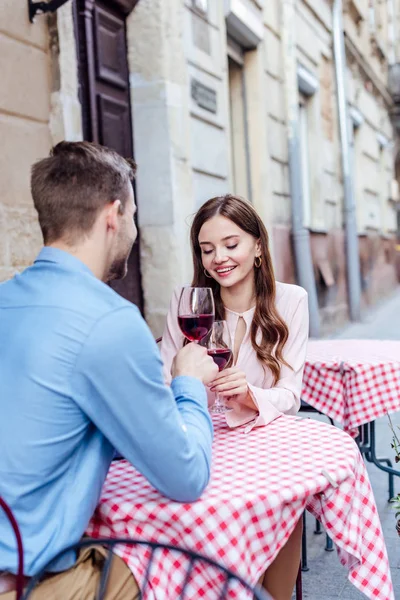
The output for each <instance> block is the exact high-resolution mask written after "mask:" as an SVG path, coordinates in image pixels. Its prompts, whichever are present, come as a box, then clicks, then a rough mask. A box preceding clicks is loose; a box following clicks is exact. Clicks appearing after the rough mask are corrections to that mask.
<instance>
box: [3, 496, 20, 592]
mask: <svg viewBox="0 0 400 600" xmlns="http://www.w3.org/2000/svg"><path fill="white" fill-rule="evenodd" d="M0 507H1V508H2V509H3V511H4V512H5V514H6V516H7V518H8V520H9V521H10V524H11V527H12V529H13V531H14V535H15V539H16V542H17V551H18V571H17V583H16V595H15V598H16V600H20V598H21V597H22V593H23V591H24V547H23V544H22V536H21V532H20V530H19V527H18V523H17V521H16V519H15V517H14V514H13V512H12V510H11V508H10V507H9V506H8V504H7V502H6V501H5V500H4V498H2V497H1V496H0Z"/></svg>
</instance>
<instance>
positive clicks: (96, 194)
mask: <svg viewBox="0 0 400 600" xmlns="http://www.w3.org/2000/svg"><path fill="white" fill-rule="evenodd" d="M135 173H136V164H135V162H134V161H133V160H132V159H125V158H123V157H122V156H120V155H119V154H118V153H117V152H115V151H114V150H111V149H109V148H106V147H105V146H100V145H99V144H94V143H90V142H65V141H64V142H60V143H59V144H57V145H56V146H54V148H53V149H52V150H51V152H50V156H49V157H48V158H44V159H42V160H39V161H38V162H36V163H35V164H34V165H33V167H32V173H31V193H32V198H33V203H34V205H35V208H36V210H37V212H38V216H39V224H40V227H41V230H42V234H43V239H44V243H45V244H51V243H53V242H55V241H57V240H60V239H63V240H64V241H66V242H68V243H75V242H76V241H77V240H78V239H79V238H80V237H82V236H84V235H85V234H87V233H89V232H90V230H91V229H92V227H93V225H94V223H95V220H96V218H97V215H98V214H99V212H100V211H101V209H102V208H103V207H104V206H106V205H107V204H108V203H109V202H113V201H114V200H120V201H121V205H122V209H124V207H125V203H126V201H127V199H128V194H129V185H130V184H131V182H132V181H133V179H134V176H135Z"/></svg>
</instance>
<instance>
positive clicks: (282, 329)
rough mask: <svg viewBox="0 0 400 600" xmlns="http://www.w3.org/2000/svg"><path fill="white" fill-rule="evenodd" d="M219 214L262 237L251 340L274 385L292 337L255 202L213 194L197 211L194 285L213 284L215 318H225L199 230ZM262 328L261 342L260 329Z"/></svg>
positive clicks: (192, 235) (193, 230) (193, 241)
mask: <svg viewBox="0 0 400 600" xmlns="http://www.w3.org/2000/svg"><path fill="white" fill-rule="evenodd" d="M216 215H222V216H223V217H226V218H227V219H229V220H230V221H232V222H233V223H235V224H236V225H237V226H238V227H240V229H242V230H243V231H246V232H247V233H249V234H250V235H252V236H253V237H254V238H255V239H256V240H259V241H260V248H261V259H262V261H261V266H260V267H259V268H256V267H254V281H255V289H256V309H255V313H254V317H253V321H252V324H251V331H250V334H251V343H252V345H253V348H254V350H255V352H256V354H257V358H258V360H259V361H260V362H261V363H262V364H263V365H264V366H266V367H268V368H269V369H270V370H271V372H272V375H273V377H274V385H275V384H276V383H277V381H278V380H279V376H280V371H281V365H282V364H285V365H287V366H289V365H288V363H287V362H286V361H285V359H284V358H283V355H282V350H283V347H284V345H285V343H286V341H287V339H288V334H289V331H288V327H287V325H286V323H285V322H284V320H283V319H282V318H281V317H280V315H279V314H278V311H277V310H276V306H275V295H276V286H275V276H274V270H273V266H272V260H271V255H270V252H269V247H268V233H267V230H266V229H265V226H264V224H263V222H262V220H261V218H260V217H259V216H258V214H257V212H256V211H255V210H254V208H253V207H252V205H251V204H250V203H249V202H247V201H246V200H243V199H242V198H240V197H238V196H233V195H231V194H227V195H225V196H217V197H216V198H211V200H208V201H207V202H206V203H205V204H203V206H202V207H201V208H200V209H199V210H198V211H197V213H196V215H195V217H194V220H193V224H192V227H191V231H190V240H191V245H192V254H193V265H194V275H193V282H192V286H195V287H211V288H212V290H213V293H214V300H215V318H216V319H224V318H225V309H224V306H223V304H222V300H221V293H220V286H219V284H218V283H217V282H216V281H215V279H213V278H211V279H210V278H207V277H206V275H205V273H204V267H203V263H202V260H201V248H200V244H199V233H200V229H201V228H202V226H203V224H204V223H205V222H206V221H208V220H209V219H211V218H212V217H214V216H216ZM258 331H260V332H261V342H260V344H258V343H257V333H258Z"/></svg>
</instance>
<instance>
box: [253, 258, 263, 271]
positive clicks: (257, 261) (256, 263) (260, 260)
mask: <svg viewBox="0 0 400 600" xmlns="http://www.w3.org/2000/svg"><path fill="white" fill-rule="evenodd" d="M261 263H262V258H261V256H256V257H255V259H254V266H255V268H256V269H259V268H260V267H261Z"/></svg>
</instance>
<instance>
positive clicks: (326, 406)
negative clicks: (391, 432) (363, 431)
mask: <svg viewBox="0 0 400 600" xmlns="http://www.w3.org/2000/svg"><path fill="white" fill-rule="evenodd" d="M301 397H302V399H303V400H305V402H307V403H308V404H310V405H311V406H313V407H314V408H316V409H317V410H319V411H320V412H322V413H324V414H325V415H328V417H331V418H332V419H334V420H335V421H337V422H338V423H340V424H341V425H343V427H344V429H345V430H346V431H348V432H351V431H352V430H355V429H356V428H357V427H358V426H359V425H363V424H365V423H369V422H371V421H374V420H375V419H377V418H378V417H382V416H383V415H385V414H387V413H388V412H395V411H398V410H400V342H394V341H378V340H323V341H310V342H309V346H308V353H307V359H306V365H305V368H304V376H303V390H302V396H301Z"/></svg>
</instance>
